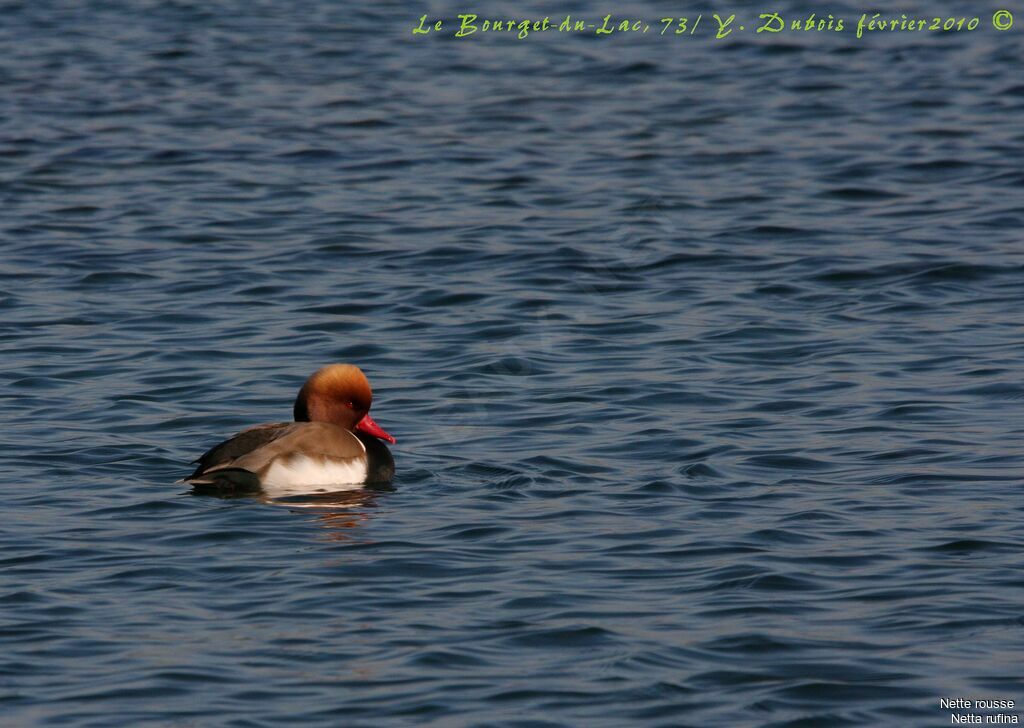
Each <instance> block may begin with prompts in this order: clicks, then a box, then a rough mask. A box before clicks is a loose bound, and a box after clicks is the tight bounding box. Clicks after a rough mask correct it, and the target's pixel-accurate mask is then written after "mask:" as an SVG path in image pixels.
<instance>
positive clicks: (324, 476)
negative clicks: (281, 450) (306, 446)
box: [261, 455, 366, 498]
mask: <svg viewBox="0 0 1024 728" xmlns="http://www.w3.org/2000/svg"><path fill="white" fill-rule="evenodd" d="M261 480H262V483H263V492H264V493H266V494H267V495H269V496H271V497H273V498H280V497H284V496H290V495H311V494H313V493H333V492H335V491H339V490H356V489H358V488H362V487H363V483H364V482H365V481H366V458H365V457H363V458H356V459H355V460H351V461H349V462H340V461H338V460H329V459H327V458H311V457H308V456H306V455H297V456H294V457H290V458H278V459H277V460H275V461H274V462H273V463H272V464H271V466H270V469H269V470H267V473H266V475H264V476H263V477H262V478H261Z"/></svg>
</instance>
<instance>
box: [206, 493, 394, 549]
mask: <svg viewBox="0 0 1024 728" xmlns="http://www.w3.org/2000/svg"><path fill="white" fill-rule="evenodd" d="M394 490H395V489H394V488H393V487H392V486H391V485H390V484H387V485H384V484H379V485H374V486H366V487H363V488H358V489H355V490H339V491H335V492H332V493H312V494H310V493H306V494H303V495H296V496H285V497H281V496H271V495H268V494H266V493H261V492H257V493H247V494H246V493H218V492H209V491H207V492H197V491H192V495H195V496H199V497H209V498H219V499H221V500H236V499H239V498H244V499H247V500H255V501H257V502H259V503H264V504H267V505H276V506H282V507H285V508H289V509H294V510H295V511H296V512H300V511H301V512H304V513H313V514H314V515H315V516H316V520H317V521H318V522H319V524H320V527H321V528H324V529H327V530H328V533H327V534H326V537H327V538H328V539H329V540H332V541H351V540H352V535H351V534H350V533H349V531H350V530H351V529H354V528H357V527H358V526H361V525H364V524H365V523H366V522H367V521H368V520H369V519H370V517H371V515H372V513H373V511H374V509H376V508H377V506H378V503H377V501H378V499H379V498H380V497H381V496H382V495H385V494H387V493H390V492H393V491H394Z"/></svg>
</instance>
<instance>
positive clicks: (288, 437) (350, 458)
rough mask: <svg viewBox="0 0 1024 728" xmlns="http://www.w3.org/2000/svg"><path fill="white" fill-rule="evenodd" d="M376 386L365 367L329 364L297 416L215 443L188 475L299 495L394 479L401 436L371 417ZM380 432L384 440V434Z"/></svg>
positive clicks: (212, 483)
mask: <svg viewBox="0 0 1024 728" xmlns="http://www.w3.org/2000/svg"><path fill="white" fill-rule="evenodd" d="M372 402H373V393H372V391H371V390H370V382H369V381H368V380H367V379H366V375H365V374H363V372H362V370H361V369H360V368H359V367H357V366H354V365H352V364H329V365H328V366H325V367H324V368H322V369H319V370H318V371H316V372H314V373H313V375H312V376H311V377H310V378H309V379H307V380H306V383H305V384H303V385H302V389H300V390H299V396H298V397H296V398H295V408H294V416H295V421H294V422H278V423H275V424H270V425H256V426H255V427H250V428H249V429H247V430H242V431H241V432H240V433H238V434H237V435H235V436H234V437H232V438H231V439H230V440H225V441H224V442H222V443H220V444H219V445H216V446H215V447H213V448H211V449H210V450H208V451H206V452H205V453H203V455H202V456H200V458H199V459H198V460H196V461H195V462H197V463H199V467H197V468H196V471H195V472H194V473H192V475H190V476H189V477H188V478H186V479H185V482H186V483H191V484H192V485H193V486H195V487H197V488H199V489H204V488H205V489H211V488H212V489H218V490H223V489H226V490H239V489H242V490H257V489H262V490H263V491H264V493H266V494H268V495H271V496H274V495H300V494H308V493H317V492H329V491H336V490H346V489H351V488H353V487H362V486H363V485H367V484H372V483H387V482H390V480H391V478H392V476H393V475H394V472H395V461H394V459H393V458H392V457H391V452H390V451H389V450H388V448H387V447H386V446H385V445H384V443H382V442H381V440H387V441H388V442H390V443H394V442H395V438H393V437H392V436H391V435H389V434H388V433H387V432H385V431H384V430H383V429H382V428H381V426H380V425H378V424H377V423H376V422H374V421H373V418H371V417H370V404H371V403H372ZM378 438H379V439H378Z"/></svg>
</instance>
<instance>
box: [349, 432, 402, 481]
mask: <svg viewBox="0 0 1024 728" xmlns="http://www.w3.org/2000/svg"><path fill="white" fill-rule="evenodd" d="M355 435H356V437H358V438H359V440H360V442H362V443H363V444H364V445H365V446H366V481H365V482H366V483H367V484H368V485H369V484H370V483H374V484H377V485H381V484H386V483H390V482H391V480H392V478H394V477H395V459H394V458H393V457H392V456H391V451H390V450H388V446H387V445H385V444H384V443H383V442H381V441H380V440H378V439H377V438H376V437H374V436H373V435H365V434H363V433H362V432H356V433H355Z"/></svg>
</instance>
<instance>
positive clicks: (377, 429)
mask: <svg viewBox="0 0 1024 728" xmlns="http://www.w3.org/2000/svg"><path fill="white" fill-rule="evenodd" d="M356 429H357V430H359V431H360V432H365V433H366V434H367V435H373V436H374V437H379V438H380V439H381V440H387V441H388V442H390V443H391V444H392V445H394V444H395V438H393V437H392V436H391V435H389V434H388V433H386V432H384V428H383V427H381V426H380V425H378V424H377V423H376V422H374V421H373V418H372V417H370V415H369V414H367V415H365V416H364V417H363V419H361V420H359V422H357V423H356Z"/></svg>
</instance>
